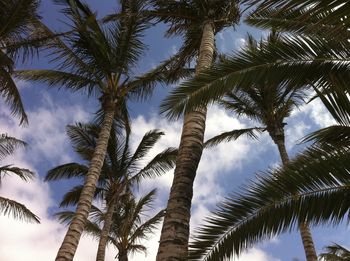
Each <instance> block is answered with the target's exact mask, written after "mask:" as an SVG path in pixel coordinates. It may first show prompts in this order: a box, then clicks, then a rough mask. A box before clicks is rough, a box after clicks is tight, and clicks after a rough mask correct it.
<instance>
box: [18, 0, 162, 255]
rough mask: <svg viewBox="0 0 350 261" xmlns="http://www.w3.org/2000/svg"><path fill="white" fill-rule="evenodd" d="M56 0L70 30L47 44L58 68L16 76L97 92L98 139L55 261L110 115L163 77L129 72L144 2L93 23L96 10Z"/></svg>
mask: <svg viewBox="0 0 350 261" xmlns="http://www.w3.org/2000/svg"><path fill="white" fill-rule="evenodd" d="M56 2H57V3H59V4H62V5H63V6H64V9H63V13H64V14H65V15H66V16H67V17H68V19H69V20H70V22H71V30H70V31H71V33H70V34H65V35H62V36H61V39H55V40H53V41H51V43H50V44H49V47H50V48H51V51H52V61H53V62H54V64H58V68H57V69H56V70H51V69H50V70H27V71H17V72H16V76H17V77H19V78H21V79H25V80H33V81H39V82H44V83H47V84H49V85H50V86H54V85H58V86H64V87H66V88H68V89H69V90H71V91H85V92H86V93H88V94H89V95H92V94H98V95H99V96H100V97H99V101H100V111H99V112H100V113H99V115H101V117H100V119H101V129H100V133H99V136H98V137H99V138H98V140H97V145H96V148H95V151H94V156H93V157H92V159H91V163H90V166H89V171H88V173H87V175H86V179H85V184H84V188H83V190H82V193H81V197H80V200H79V203H78V204H77V209H76V215H75V217H74V219H73V221H72V223H71V224H70V226H69V228H68V231H67V233H66V235H65V238H64V240H63V242H62V245H61V247H60V249H59V251H58V254H57V257H56V260H57V261H63V260H64V261H66V260H72V259H73V257H74V254H75V251H76V248H77V246H78V243H79V239H80V236H81V233H82V231H83V229H84V223H85V221H86V219H87V217H88V214H89V210H90V207H91V201H92V198H93V195H94V193H95V189H96V182H97V180H98V178H99V175H100V171H101V168H102V166H103V162H104V158H105V154H106V148H107V144H108V139H109V134H110V130H111V127H112V123H113V121H114V119H115V118H118V117H119V115H121V114H122V112H121V111H122V110H124V112H125V107H124V106H123V104H124V105H125V104H126V102H127V101H128V100H130V99H131V98H135V99H141V98H145V97H147V96H148V95H149V94H150V93H151V91H152V90H153V87H154V86H155V84H156V82H157V81H159V80H160V79H164V78H163V76H164V75H162V74H161V73H159V71H158V70H156V69H155V70H152V71H151V72H148V73H145V74H144V75H141V76H135V75H134V74H133V73H132V69H133V68H134V66H135V65H136V63H137V62H138V61H139V59H140V56H141V54H142V53H143V50H144V49H145V45H144V44H143V42H142V40H141V38H142V36H143V32H144V30H145V29H146V28H147V21H146V20H147V19H146V18H144V16H142V15H138V14H139V13H141V11H142V10H143V9H144V8H145V6H147V1H141V0H127V1H121V4H120V11H119V19H118V20H113V21H109V22H108V23H107V24H106V23H103V22H102V21H98V20H97V18H96V14H95V13H93V12H92V11H91V10H90V8H89V7H88V6H87V5H86V4H83V3H81V2H80V1H78V0H57V1H56ZM123 108H124V109H123Z"/></svg>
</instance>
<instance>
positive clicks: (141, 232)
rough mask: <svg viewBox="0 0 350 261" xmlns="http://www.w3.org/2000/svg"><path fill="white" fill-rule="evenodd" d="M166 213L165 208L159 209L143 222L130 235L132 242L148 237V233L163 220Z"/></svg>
mask: <svg viewBox="0 0 350 261" xmlns="http://www.w3.org/2000/svg"><path fill="white" fill-rule="evenodd" d="M164 215H165V210H161V211H159V212H158V213H157V214H155V215H154V216H153V217H151V218H149V219H147V220H146V221H145V222H144V223H142V224H141V225H140V226H139V227H137V229H136V230H135V231H134V232H133V233H132V235H130V243H131V244H134V243H135V242H137V241H138V240H141V239H147V235H148V234H151V233H152V232H153V231H154V230H155V229H157V226H158V225H159V224H160V222H161V221H162V218H163V217H164Z"/></svg>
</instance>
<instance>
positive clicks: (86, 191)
mask: <svg viewBox="0 0 350 261" xmlns="http://www.w3.org/2000/svg"><path fill="white" fill-rule="evenodd" d="M114 112H115V108H114V104H113V103H112V104H110V105H109V106H106V110H105V116H104V119H103V122H102V125H101V130H100V133H99V137H98V140H97V144H96V149H95V151H94V155H93V157H92V160H91V163H90V167H89V170H88V173H87V175H86V178H85V184H84V187H83V189H82V191H81V195H80V198H79V202H78V205H77V209H76V211H75V215H74V218H73V220H72V222H71V223H70V225H69V228H68V231H67V233H66V235H65V237H64V239H63V242H62V245H61V247H60V249H59V250H58V253H57V256H56V261H71V260H73V257H74V254H75V252H76V250H77V247H78V243H79V240H80V237H81V234H82V232H83V230H84V226H85V222H86V220H87V218H88V215H89V211H90V208H91V202H92V199H93V196H94V193H95V190H96V183H97V180H98V178H99V176H100V172H101V168H102V165H103V161H104V159H105V156H106V149H107V145H108V140H109V137H110V132H111V128H112V124H113V119H114Z"/></svg>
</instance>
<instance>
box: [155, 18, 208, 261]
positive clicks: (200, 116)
mask: <svg viewBox="0 0 350 261" xmlns="http://www.w3.org/2000/svg"><path fill="white" fill-rule="evenodd" d="M213 53H214V25H213V24H212V23H211V22H207V23H206V24H205V25H204V28H203V35H202V41H201V46H200V50H199V57H198V60H197V66H196V73H197V74H198V73H200V72H201V71H203V70H205V69H207V68H209V67H210V66H211V64H212V61H213ZM206 112H207V111H206V108H202V109H200V110H196V111H193V112H190V113H188V114H186V115H185V116H184V124H183V128H182V135H181V141H180V146H179V153H178V157H177V160H176V168H175V172H174V180H173V184H172V187H171V191H170V196H169V200H168V205H167V209H166V214H165V217H164V222H163V227H162V233H161V237H160V242H159V249H158V254H157V260H158V261H160V260H167V261H173V260H174V261H175V260H187V254H188V240H189V226H190V225H189V224H190V217H191V202H192V197H193V182H194V179H195V176H196V171H197V167H198V164H199V161H200V158H201V156H202V151H203V139H204V131H205V120H206Z"/></svg>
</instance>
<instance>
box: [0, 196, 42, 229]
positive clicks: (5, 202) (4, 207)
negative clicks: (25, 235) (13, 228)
mask: <svg viewBox="0 0 350 261" xmlns="http://www.w3.org/2000/svg"><path fill="white" fill-rule="evenodd" d="M0 213H1V214H3V215H8V216H12V217H13V218H15V219H19V220H23V221H26V222H34V223H40V219H39V217H38V216H36V215H35V214H33V213H32V212H31V211H30V210H29V209H28V208H27V207H26V206H25V205H23V204H20V203H18V202H16V201H14V200H11V199H8V198H4V197H0Z"/></svg>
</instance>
